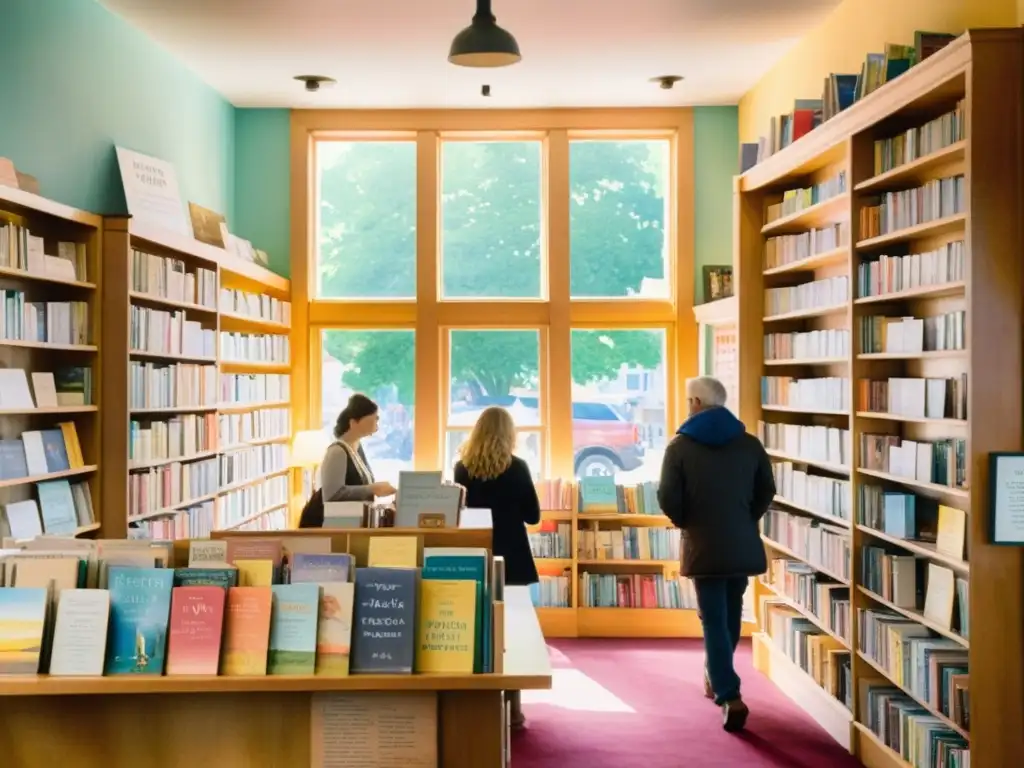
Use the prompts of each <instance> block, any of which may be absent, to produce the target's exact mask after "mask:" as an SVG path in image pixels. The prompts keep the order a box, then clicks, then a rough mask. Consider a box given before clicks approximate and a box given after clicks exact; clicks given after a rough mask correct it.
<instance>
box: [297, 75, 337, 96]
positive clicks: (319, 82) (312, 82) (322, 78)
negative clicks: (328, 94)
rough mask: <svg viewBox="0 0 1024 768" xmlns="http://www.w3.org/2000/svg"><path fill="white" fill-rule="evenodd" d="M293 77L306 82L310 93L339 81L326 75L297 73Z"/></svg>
mask: <svg viewBox="0 0 1024 768" xmlns="http://www.w3.org/2000/svg"><path fill="white" fill-rule="evenodd" d="M293 79H294V80H298V81H299V82H300V83H304V84H305V86H306V90H307V91H309V92H310V93H316V92H317V91H319V90H320V89H321V88H330V87H331V86H332V85H334V84H335V83H337V82H338V81H337V80H335V79H334V78H333V77H327V76H326V75H296V76H295V77H294V78H293Z"/></svg>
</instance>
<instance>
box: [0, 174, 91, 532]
mask: <svg viewBox="0 0 1024 768" xmlns="http://www.w3.org/2000/svg"><path fill="white" fill-rule="evenodd" d="M101 224H102V221H101V220H100V218H99V217H98V216H94V215H92V214H90V213H86V212H85V211H80V210H77V209H75V208H71V207H68V206H65V205H62V204H60V203H56V202H53V201H51V200H48V199H46V198H44V197H41V196H39V195H36V194H32V193H30V192H26V191H24V190H20V189H14V188H11V187H4V186H0V290H2V291H4V294H3V297H4V298H3V301H4V303H5V317H4V322H3V326H2V329H3V330H2V332H0V368H3V369H7V370H18V369H20V370H22V371H24V372H25V381H26V383H27V385H28V392H29V393H31V398H32V403H34V404H35V406H36V407H33V408H30V407H27V401H25V400H24V399H23V398H19V397H17V396H16V395H17V393H14V392H12V389H8V388H9V387H11V386H12V385H11V382H10V381H8V382H7V383H6V384H5V386H4V390H3V391H2V392H0V439H2V440H3V441H4V448H3V451H4V455H3V459H2V463H3V465H4V467H5V470H4V472H3V474H2V478H3V479H0V505H2V506H3V507H4V508H6V507H7V505H8V504H12V503H16V502H19V501H25V500H28V499H36V500H37V504H38V500H39V493H40V490H39V485H38V484H39V483H48V482H50V481H66V482H67V483H68V484H69V486H70V487H72V488H74V487H75V486H76V485H77V486H78V490H82V491H84V492H85V493H86V494H88V502H85V503H86V506H82V507H81V510H80V509H79V501H80V498H79V497H78V496H76V497H75V504H74V507H75V512H76V514H77V515H78V519H77V520H76V523H77V524H76V525H74V526H70V525H69V526H63V527H62V528H61V530H60V531H56V530H48V529H47V528H46V526H45V522H44V523H43V526H44V531H45V532H46V533H62V534H64V535H75V536H79V535H84V534H88V533H92V532H94V531H96V530H99V528H100V526H101V521H102V520H101V510H102V508H103V507H102V504H101V498H100V484H99V483H98V482H97V472H98V469H99V465H100V464H101V461H100V443H99V440H100V430H99V421H98V420H99V416H98V413H99V401H98V393H97V388H96V387H95V386H91V387H90V386H89V385H86V387H85V391H84V392H82V393H81V395H80V396H79V397H77V398H76V399H77V400H84V402H81V403H79V402H76V403H74V404H67V402H66V401H65V400H64V399H63V395H62V392H61V390H62V389H64V387H62V385H61V383H60V379H61V377H60V376H58V377H56V379H57V382H58V384H57V387H56V389H57V395H56V397H57V398H59V401H58V402H57V404H56V405H52V404H51V405H46V406H43V405H40V394H39V393H38V392H37V391H36V386H35V383H34V382H33V380H32V374H33V373H57V372H58V371H60V370H62V369H64V370H67V369H72V368H73V369H79V370H80V369H88V370H89V371H90V378H91V383H93V384H94V383H95V381H96V377H97V372H98V369H99V367H100V347H99V344H98V338H99V322H98V320H99V318H98V316H97V315H98V307H99V294H100V283H99V275H98V264H99V261H98V259H99V251H100V247H101V245H100V244H101ZM33 238H40V239H41V240H34V241H33V242H30V239H33ZM39 245H42V251H39V250H38V246H39ZM29 251H31V252H32V254H33V255H32V256H29V255H28V252H29ZM72 252H73V253H74V255H73V256H71V253H72ZM43 253H45V255H46V257H47V259H52V257H54V256H63V255H67V256H70V258H69V259H68V260H69V261H71V262H72V264H75V262H77V264H75V266H74V268H73V269H71V271H70V272H69V271H68V268H69V266H70V265H69V264H66V263H65V264H60V265H55V264H54V263H51V262H50V261H45V263H44V261H42V259H43ZM29 259H31V263H30V262H29ZM58 266H62V267H64V269H59V268H57V267H58ZM21 301H24V302H25V303H26V304H30V303H35V304H36V307H37V309H39V310H40V311H41V312H43V313H44V317H46V318H51V317H52V318H53V319H51V320H50V321H49V323H44V324H43V327H42V328H38V333H36V334H33V333H32V330H33V329H31V328H26V327H25V318H26V317H27V316H28V315H29V312H26V311H24V310H23V309H22V305H21V304H20V302H21ZM44 305H45V308H44ZM61 305H62V306H61ZM75 305H78V306H81V305H85V310H84V313H83V314H82V315H80V319H79V320H78V321H77V322H82V320H84V325H85V329H86V330H85V340H84V343H82V341H81V339H79V340H75V339H74V337H70V338H71V340H72V341H73V342H74V343H68V340H69V338H68V337H66V336H65V332H66V331H67V330H68V321H69V320H71V318H68V317H63V318H62V314H63V312H64V310H66V309H67V308H68V307H71V314H72V315H73V314H74V313H75V311H76V308H75ZM51 312H52V313H53V315H52V316H51ZM73 322H74V321H73ZM39 334H41V335H42V337H44V338H45V339H47V340H45V341H39V340H38V339H39V338H40V336H39ZM32 335H35V338H34V339H33V338H31V336H32ZM90 389H91V391H90ZM23 394H28V393H24V392H23ZM3 400H7V401H8V404H5V403H3V402H2V401H3ZM62 403H63V404H62ZM62 423H70V424H73V425H74V431H75V433H76V435H77V439H78V443H79V446H80V447H81V454H82V456H81V459H82V460H81V462H77V461H75V460H74V458H73V457H71V456H70V451H69V458H70V459H71V460H70V462H69V468H67V469H63V470H58V471H48V472H46V473H39V472H33V471H27V474H25V475H22V474H21V472H20V471H19V469H18V467H17V465H16V461H17V459H16V457H15V456H13V455H12V453H10V452H11V451H16V452H20V453H21V460H22V461H24V457H25V453H24V448H23V447H22V444H21V442H20V441H21V439H22V435H23V434H24V433H26V432H37V431H44V432H45V431H47V430H57V431H58V432H59V431H60V430H61V427H60V425H61V424H62ZM51 434H52V433H51ZM65 437H66V436H65ZM13 441H19V442H18V443H14V442H13ZM49 463H50V462H49V460H48V461H47V464H48V465H49ZM79 484H81V485H79ZM53 488H54V486H48V490H49V491H52V489H53ZM76 494H77V491H76ZM5 515H6V513H5V512H0V530H6V523H7V521H6V517H5ZM44 517H45V516H44Z"/></svg>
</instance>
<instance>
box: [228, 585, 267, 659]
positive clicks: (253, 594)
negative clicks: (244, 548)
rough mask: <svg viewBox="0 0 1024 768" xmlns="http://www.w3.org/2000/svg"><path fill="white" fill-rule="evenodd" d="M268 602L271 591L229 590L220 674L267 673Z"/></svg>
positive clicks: (243, 588) (233, 588) (234, 588)
mask: <svg viewBox="0 0 1024 768" xmlns="http://www.w3.org/2000/svg"><path fill="white" fill-rule="evenodd" d="M271 601H272V597H271V591H270V587H232V588H231V589H229V590H228V596H227V609H226V611H225V625H224V644H223V652H222V657H221V674H223V675H229V676H244V675H265V674H266V673H267V652H268V650H269V644H270V616H271Z"/></svg>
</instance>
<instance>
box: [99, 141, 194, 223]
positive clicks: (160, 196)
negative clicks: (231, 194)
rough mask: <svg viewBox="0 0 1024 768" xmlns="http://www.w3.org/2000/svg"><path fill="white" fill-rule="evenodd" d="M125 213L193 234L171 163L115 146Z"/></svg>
mask: <svg viewBox="0 0 1024 768" xmlns="http://www.w3.org/2000/svg"><path fill="white" fill-rule="evenodd" d="M117 164H118V166H119V167H120V169H121V183H122V184H124V198H125V202H126V203H127V204H128V213H130V214H131V216H132V218H135V219H138V220H139V221H140V222H144V223H145V224H148V225H152V226H154V227H159V228H161V229H167V230H170V231H172V232H177V233H178V234H181V235H187V236H189V237H191V236H192V227H191V226H190V225H189V222H188V219H187V218H186V216H185V206H184V205H183V204H182V201H181V193H180V192H179V191H178V175H177V174H176V173H175V172H174V166H173V165H171V164H170V163H168V162H166V161H164V160H158V159H157V158H155V157H149V156H148V155H143V154H140V153H138V152H133V151H132V150H130V149H125V148H124V147H117Z"/></svg>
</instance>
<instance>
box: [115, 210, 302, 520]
mask: <svg viewBox="0 0 1024 768" xmlns="http://www.w3.org/2000/svg"><path fill="white" fill-rule="evenodd" d="M104 232H105V237H104V260H103V270H104V283H103V284H104V286H105V290H104V305H103V312H104V323H103V332H104V339H103V345H104V349H105V350H107V351H108V352H109V355H108V359H109V360H110V362H109V363H108V364H107V365H105V366H104V370H103V378H102V387H103V389H104V393H105V402H108V403H113V404H116V405H112V406H111V407H110V408H107V409H105V410H104V414H103V416H102V418H103V424H104V441H105V443H104V445H105V455H110V456H111V457H113V460H112V461H111V462H109V463H107V464H106V465H105V466H104V469H103V472H102V473H101V475H102V481H103V483H104V486H105V487H107V488H110V489H111V491H112V493H111V497H112V499H114V500H115V501H116V503H115V504H113V505H112V506H111V507H110V508H109V510H108V514H107V520H106V521H105V522H106V525H105V526H104V529H103V533H104V535H106V536H108V537H111V538H120V537H123V536H126V535H127V533H128V527H132V528H136V527H140V528H142V529H143V531H142V532H143V533H145V534H146V535H149V536H153V537H155V538H164V539H167V538H171V539H176V538H181V537H183V536H186V535H190V534H192V533H194V532H195V531H197V530H199V531H213V530H216V529H217V527H218V525H221V524H226V523H229V524H230V527H231V528H232V529H238V528H242V527H246V526H249V525H256V526H258V527H265V528H267V529H275V528H283V527H285V526H286V525H287V511H286V506H287V501H288V499H289V498H290V495H291V487H290V486H291V477H290V472H289V471H288V467H287V466H286V465H287V446H284V445H279V444H283V443H287V442H288V440H289V438H288V435H290V433H291V428H290V419H289V418H288V416H289V415H290V411H291V403H290V402H289V401H288V400H287V399H286V398H280V400H278V399H277V397H278V396H279V395H287V394H288V390H287V380H288V379H290V372H291V371H290V366H289V365H287V364H284V365H278V364H275V365H273V366H269V365H265V364H261V363H250V362H236V361H231V360H228V359H227V355H226V354H225V352H226V351H227V350H226V348H225V346H224V345H225V344H226V343H234V344H236V345H237V344H246V343H250V342H251V343H254V344H255V343H260V342H262V341H263V340H261V339H251V340H250V339H248V338H247V337H240V338H239V337H235V336H228V334H235V333H243V334H253V335H256V336H262V335H263V334H267V333H275V334H278V335H281V336H284V337H285V338H287V337H288V336H289V335H290V331H291V324H290V307H289V305H288V302H289V299H290V291H291V287H290V283H289V282H288V280H286V279H283V278H281V277H279V276H277V275H274V274H272V273H270V272H269V271H268V270H265V269H263V268H262V267H259V266H258V265H255V264H253V265H246V264H242V265H240V264H238V260H237V259H236V258H235V257H233V256H229V255H228V253H227V252H226V251H225V250H223V249H221V248H217V247H215V246H211V245H208V244H206V243H202V242H199V241H198V240H195V239H194V238H192V237H191V236H184V235H181V234H179V233H176V232H167V231H163V230H158V229H156V228H153V227H149V226H147V225H145V224H144V223H142V222H140V221H137V220H135V219H124V218H116V217H111V218H108V219H106V220H105V222H104ZM154 331H157V332H156V333H154ZM222 332H223V333H222ZM167 334H174V337H175V338H176V339H177V338H178V337H179V335H180V340H181V341H180V344H179V343H177V342H176V343H175V344H173V345H168V344H166V343H164V342H163V341H162V339H164V338H166V336H167ZM267 343H268V344H269V342H267ZM140 347H142V348H141V349H140ZM172 350H173V351H172ZM250 376H251V378H250ZM264 376H274V377H283V378H282V379H280V380H278V379H277V378H275V379H274V380H273V381H270V380H267V381H262V380H261V377H264ZM161 382H164V383H161ZM166 382H174V383H175V386H174V388H173V389H171V388H169V387H168V386H167V384H166ZM263 384H267V390H268V391H271V392H272V393H273V395H274V396H275V400H274V401H269V400H265V401H263V402H247V403H236V402H230V400H231V398H232V397H235V396H238V395H245V396H247V397H251V396H252V394H253V393H255V392H256V391H257V390H258V391H260V392H262V391H263ZM271 384H272V385H273V386H274V387H277V386H279V385H280V386H282V387H283V389H280V390H275V389H273V388H272V387H271V386H270V385H271ZM161 388H163V389H161ZM168 389H171V393H172V395H171V396H173V397H174V398H175V399H171V396H168V392H167V391H166V390H168ZM247 389H248V392H247V391H246V390H247ZM224 400H228V401H229V402H223V401H224ZM150 403H151V404H153V405H152V407H145V406H146V404H150ZM174 403H187V404H180V405H179V404H174ZM140 406H141V407H140ZM271 408H279V409H281V410H287V411H288V414H285V415H284V417H282V419H281V420H278V419H277V417H276V416H275V417H272V418H271V417H268V418H259V419H256V418H253V417H252V416H250V415H249V414H250V413H251V412H253V411H257V410H262V409H271ZM277 421H280V423H279V424H278V423H277ZM268 429H274V432H273V433H272V434H269V435H267V434H266V432H265V431H266V430H268ZM282 431H283V432H285V433H287V434H286V435H282V434H281V433H282ZM249 435H252V439H251V440H245V441H241V440H238V438H239V437H245V436H249ZM229 439H230V440H231V441H232V442H233V444H232V445H226V443H227V442H228V440H229ZM147 441H152V442H153V443H154V447H152V448H147V447H146V442H147ZM147 451H148V453H147ZM154 453H155V454H157V455H172V454H179V455H178V456H176V457H175V458H167V459H154V460H141V461H132V460H130V459H128V458H127V457H128V456H129V455H143V456H145V455H152V454H154ZM122 456H123V457H125V458H121V457H122ZM281 457H284V460H285V464H286V465H285V466H280V467H279V466H277V465H276V463H273V462H276V461H279V460H280V459H281ZM251 475H255V476H254V477H252V476H251ZM179 476H180V477H181V481H180V482H181V483H182V485H181V487H180V489H178V491H179V492H178V493H174V494H167V495H163V494H165V493H166V491H164V490H162V488H163V487H164V486H163V483H166V482H168V481H170V480H171V479H174V482H179V481H178V480H177V478H178V477H179ZM229 478H230V482H228V479H229ZM240 478H244V479H240ZM186 480H187V485H186ZM265 482H266V483H269V484H268V485H263V484H264V483H265ZM149 488H153V489H156V488H160V489H161V490H160V492H159V493H157V492H155V491H150V490H147V489H149ZM233 492H238V493H237V494H233ZM186 494H187V495H189V496H190V497H191V498H190V499H189V500H187V501H183V502H181V503H176V504H168V503H167V502H168V501H169V500H170V499H171V498H175V497H176V496H180V495H186ZM274 494H277V495H274ZM154 506H156V507H157V508H155V509H154V508H152V507H154ZM282 510H284V511H282ZM261 518H262V519H261Z"/></svg>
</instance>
